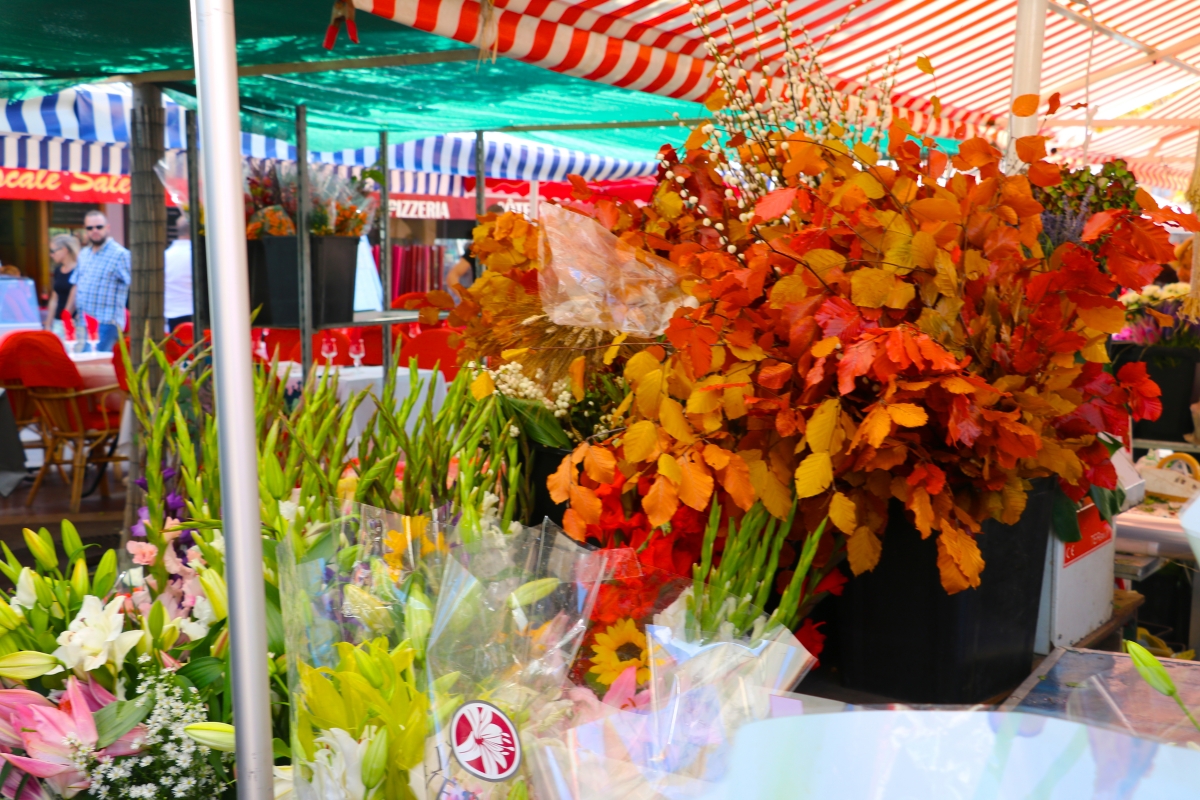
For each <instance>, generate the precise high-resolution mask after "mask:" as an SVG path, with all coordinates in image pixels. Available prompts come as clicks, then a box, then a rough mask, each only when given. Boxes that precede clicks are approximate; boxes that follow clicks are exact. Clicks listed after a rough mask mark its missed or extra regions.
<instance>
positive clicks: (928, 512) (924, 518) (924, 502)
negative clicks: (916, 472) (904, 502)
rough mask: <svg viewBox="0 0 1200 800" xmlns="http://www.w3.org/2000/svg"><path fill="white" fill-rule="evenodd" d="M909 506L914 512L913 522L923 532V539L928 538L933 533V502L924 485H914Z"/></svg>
mask: <svg viewBox="0 0 1200 800" xmlns="http://www.w3.org/2000/svg"><path fill="white" fill-rule="evenodd" d="M909 508H910V509H912V512H913V524H914V525H916V526H917V530H918V531H920V532H921V538H922V539H928V538H929V535H930V534H931V533H933V503H931V502H930V500H929V492H928V491H927V490H926V489H925V487H924V486H914V487H913V489H912V494H911V496H910V499H909Z"/></svg>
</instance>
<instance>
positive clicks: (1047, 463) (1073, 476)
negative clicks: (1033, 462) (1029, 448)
mask: <svg viewBox="0 0 1200 800" xmlns="http://www.w3.org/2000/svg"><path fill="white" fill-rule="evenodd" d="M1037 462H1038V464H1040V465H1041V466H1043V467H1045V468H1046V469H1048V470H1050V471H1051V472H1053V473H1054V474H1055V475H1058V476H1059V477H1060V478H1063V479H1064V480H1065V481H1066V482H1067V483H1075V482H1077V481H1078V480H1079V479H1080V478H1082V477H1083V463H1082V462H1081V461H1080V460H1079V456H1077V455H1076V454H1075V451H1073V450H1068V449H1067V448H1065V447H1063V446H1061V445H1060V444H1058V442H1056V441H1054V440H1053V439H1051V438H1049V437H1046V438H1044V439H1042V449H1041V450H1038V452H1037Z"/></svg>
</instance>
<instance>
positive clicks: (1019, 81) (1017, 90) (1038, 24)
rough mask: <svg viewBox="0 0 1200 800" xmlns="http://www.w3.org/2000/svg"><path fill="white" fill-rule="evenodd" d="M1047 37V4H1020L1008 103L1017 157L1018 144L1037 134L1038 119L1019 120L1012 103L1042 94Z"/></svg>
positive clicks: (1024, 0) (1011, 146) (1029, 0)
mask: <svg viewBox="0 0 1200 800" xmlns="http://www.w3.org/2000/svg"><path fill="white" fill-rule="evenodd" d="M1045 35H1046V0H1017V34H1016V37H1017V38H1016V47H1015V48H1014V50H1013V82H1012V97H1011V98H1010V99H1009V113H1008V134H1009V136H1008V150H1009V153H1010V154H1011V153H1015V147H1016V140H1017V139H1020V138H1021V137H1022V136H1033V135H1035V134H1037V132H1038V117H1037V115H1036V114H1034V115H1033V116H1029V117H1018V116H1016V115H1015V114H1013V113H1012V102H1013V101H1015V100H1016V99H1017V98H1018V97H1020V96H1021V95H1025V94H1036V95H1040V94H1041V92H1042V42H1043V40H1044V39H1045Z"/></svg>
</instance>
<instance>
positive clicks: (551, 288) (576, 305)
mask: <svg viewBox="0 0 1200 800" xmlns="http://www.w3.org/2000/svg"><path fill="white" fill-rule="evenodd" d="M538 222H539V223H540V224H541V226H542V236H541V239H540V246H541V261H542V270H541V274H540V276H539V278H538V283H539V287H540V292H541V299H542V307H543V308H544V309H545V311H546V315H547V316H548V317H549V318H550V320H551V321H552V322H554V323H555V324H556V325H564V326H573V327H577V328H600V329H602V330H607V331H621V332H624V333H631V334H634V335H638V336H649V337H655V336H658V335H660V334H661V333H662V332H663V331H664V330H666V328H667V323H668V322H669V321H670V319H671V317H672V316H673V315H674V314H675V310H676V309H677V308H679V307H680V306H681V305H683V304H684V302H685V301H686V300H687V295H686V294H685V293H684V291H683V288H682V286H681V282H680V275H679V271H678V269H677V268H676V267H675V265H674V264H672V263H671V262H670V261H667V260H666V259H664V258H660V257H658V256H656V255H654V254H653V253H650V252H648V251H646V250H641V249H639V248H636V247H634V246H633V245H631V244H629V243H627V242H624V241H622V240H621V239H619V238H618V237H617V236H616V235H615V234H613V233H612V232H611V231H609V230H608V229H607V228H605V227H604V226H603V225H601V224H600V223H599V222H597V221H596V220H594V219H592V218H591V217H587V216H584V215H582V214H579V213H577V212H574V211H571V210H569V209H567V208H564V207H562V206H558V205H553V204H546V205H543V206H542V207H541V211H539V219H538Z"/></svg>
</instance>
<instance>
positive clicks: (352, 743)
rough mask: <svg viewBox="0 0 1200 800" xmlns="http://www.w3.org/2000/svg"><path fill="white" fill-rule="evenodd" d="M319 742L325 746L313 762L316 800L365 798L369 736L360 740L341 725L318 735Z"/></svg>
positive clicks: (317, 753) (359, 799)
mask: <svg viewBox="0 0 1200 800" xmlns="http://www.w3.org/2000/svg"><path fill="white" fill-rule="evenodd" d="M317 742H318V743H319V744H321V745H323V746H322V747H321V748H320V749H318V750H317V752H316V757H315V758H314V759H313V761H312V763H311V764H310V766H311V767H312V788H313V790H314V793H313V795H312V796H313V797H314V798H316V800H365V798H366V794H367V787H366V786H364V785H363V780H362V760H363V756H364V755H366V752H367V747H368V745H369V744H370V737H369V736H365V737H364V741H361V742H359V741H357V740H356V739H355V738H354V737H353V736H351V735H350V734H349V733H348V732H346V731H344V730H342V729H341V728H332V729H330V730H329V731H327V732H325V733H323V734H321V735H320V736H318V737H317Z"/></svg>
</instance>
